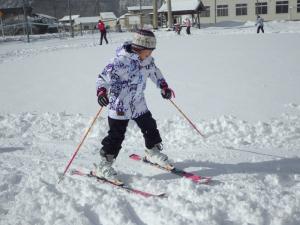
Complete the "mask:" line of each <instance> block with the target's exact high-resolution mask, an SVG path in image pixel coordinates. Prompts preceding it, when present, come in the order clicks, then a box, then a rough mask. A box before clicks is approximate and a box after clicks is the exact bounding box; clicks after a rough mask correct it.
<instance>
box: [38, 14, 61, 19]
mask: <svg viewBox="0 0 300 225" xmlns="http://www.w3.org/2000/svg"><path fill="white" fill-rule="evenodd" d="M34 14H35V15H37V16H39V17H43V18H47V19H56V18H55V17H53V16H49V15H46V14H42V13H34Z"/></svg>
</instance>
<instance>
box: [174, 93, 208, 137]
mask: <svg viewBox="0 0 300 225" xmlns="http://www.w3.org/2000/svg"><path fill="white" fill-rule="evenodd" d="M170 102H171V103H172V104H173V105H174V106H175V108H176V109H177V110H178V111H179V112H180V113H181V115H183V117H184V118H185V119H186V120H187V121H188V122H189V123H190V124H191V126H192V127H193V128H194V129H195V130H196V131H197V133H198V134H200V135H201V136H202V137H203V138H205V136H204V135H203V134H202V133H201V132H200V131H199V130H198V128H197V127H196V126H195V124H194V123H193V122H192V121H191V120H190V119H189V118H188V117H187V116H186V115H185V114H184V112H182V110H181V109H180V108H179V107H178V106H177V105H176V104H175V102H174V101H172V99H170Z"/></svg>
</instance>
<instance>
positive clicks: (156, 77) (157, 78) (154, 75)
mask: <svg viewBox="0 0 300 225" xmlns="http://www.w3.org/2000/svg"><path fill="white" fill-rule="evenodd" d="M149 68H150V73H149V77H150V79H151V80H152V81H153V83H154V84H155V85H156V87H158V88H161V89H162V88H165V87H168V85H167V82H166V80H165V78H164V76H163V75H162V73H161V71H160V69H159V68H158V67H157V66H156V65H155V63H154V58H152V57H151V62H150V64H149Z"/></svg>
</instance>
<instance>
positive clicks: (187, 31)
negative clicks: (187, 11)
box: [186, 27, 191, 35]
mask: <svg viewBox="0 0 300 225" xmlns="http://www.w3.org/2000/svg"><path fill="white" fill-rule="evenodd" d="M186 33H187V34H189V35H190V34H191V27H186Z"/></svg>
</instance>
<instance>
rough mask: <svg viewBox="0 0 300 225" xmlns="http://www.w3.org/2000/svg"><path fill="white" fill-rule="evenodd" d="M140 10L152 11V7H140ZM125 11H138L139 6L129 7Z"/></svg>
mask: <svg viewBox="0 0 300 225" xmlns="http://www.w3.org/2000/svg"><path fill="white" fill-rule="evenodd" d="M141 8H142V10H152V9H153V6H152V5H149V6H142V7H141ZM127 10H128V11H139V10H140V6H129V7H127Z"/></svg>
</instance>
